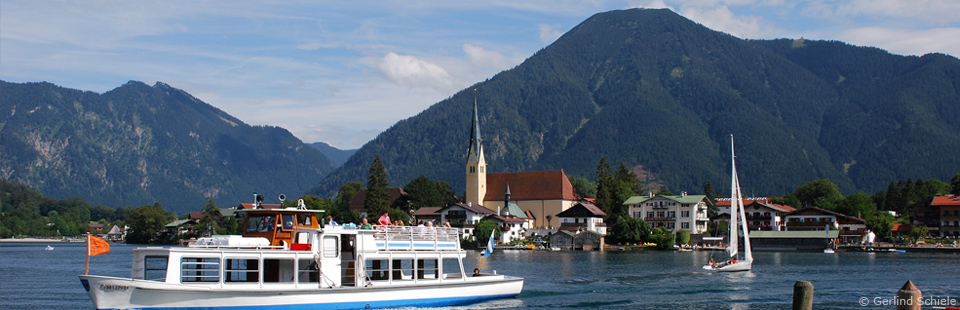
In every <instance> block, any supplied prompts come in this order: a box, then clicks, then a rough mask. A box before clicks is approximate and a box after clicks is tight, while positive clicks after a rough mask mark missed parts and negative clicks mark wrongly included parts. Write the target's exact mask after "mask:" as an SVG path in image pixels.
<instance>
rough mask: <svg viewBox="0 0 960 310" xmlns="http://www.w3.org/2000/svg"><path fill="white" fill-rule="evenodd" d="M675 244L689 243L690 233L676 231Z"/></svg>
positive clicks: (687, 231)
mask: <svg viewBox="0 0 960 310" xmlns="http://www.w3.org/2000/svg"><path fill="white" fill-rule="evenodd" d="M676 241H677V244H681V245H683V244H688V243H690V231H689V230H684V229H681V230H678V231H677V240H676Z"/></svg>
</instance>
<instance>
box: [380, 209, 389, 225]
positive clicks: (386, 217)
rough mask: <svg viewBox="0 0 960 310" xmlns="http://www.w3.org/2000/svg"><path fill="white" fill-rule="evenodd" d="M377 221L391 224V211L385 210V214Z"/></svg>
mask: <svg viewBox="0 0 960 310" xmlns="http://www.w3.org/2000/svg"><path fill="white" fill-rule="evenodd" d="M377 221H378V222H379V223H380V225H383V226H390V213H389V212H387V211H383V215H381V216H380V219H379V220H377Z"/></svg>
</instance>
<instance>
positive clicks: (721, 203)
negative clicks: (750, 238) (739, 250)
mask: <svg viewBox="0 0 960 310" xmlns="http://www.w3.org/2000/svg"><path fill="white" fill-rule="evenodd" d="M716 205H717V209H718V214H726V215H727V217H728V218H729V216H730V205H731V199H730V198H719V199H717V203H716ZM743 210H744V212H746V214H745V215H746V216H745V217H746V218H747V227H748V228H749V229H750V230H772V231H782V230H786V229H785V226H786V222H785V221H784V220H783V215H784V214H787V213H790V212H793V211H796V210H797V209H796V208H794V207H791V206H787V205H781V204H775V203H770V202H769V201H768V200H767V198H766V197H761V198H749V199H744V200H743Z"/></svg>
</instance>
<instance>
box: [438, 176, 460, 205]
mask: <svg viewBox="0 0 960 310" xmlns="http://www.w3.org/2000/svg"><path fill="white" fill-rule="evenodd" d="M437 192H438V193H439V195H440V197H441V200H440V205H441V206H443V207H446V206H449V205H452V204H455V203H457V194H455V193H454V192H453V187H452V186H450V183H448V182H447V181H437Z"/></svg>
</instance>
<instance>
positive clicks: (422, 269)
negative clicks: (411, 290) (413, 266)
mask: <svg viewBox="0 0 960 310" xmlns="http://www.w3.org/2000/svg"><path fill="white" fill-rule="evenodd" d="M438 271H439V268H437V260H436V259H419V260H417V279H436V278H437V275H438Z"/></svg>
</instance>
